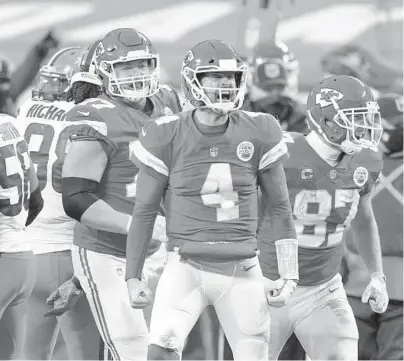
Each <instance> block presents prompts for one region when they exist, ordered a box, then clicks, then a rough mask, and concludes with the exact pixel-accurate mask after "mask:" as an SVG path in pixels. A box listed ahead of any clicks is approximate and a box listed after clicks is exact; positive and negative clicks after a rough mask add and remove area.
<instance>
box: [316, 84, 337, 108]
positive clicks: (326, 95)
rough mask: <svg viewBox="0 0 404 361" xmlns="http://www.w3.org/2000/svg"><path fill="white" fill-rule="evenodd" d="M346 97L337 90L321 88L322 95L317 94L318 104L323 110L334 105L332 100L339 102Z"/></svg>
mask: <svg viewBox="0 0 404 361" xmlns="http://www.w3.org/2000/svg"><path fill="white" fill-rule="evenodd" d="M343 97H344V94H342V93H341V92H339V91H338V90H335V89H330V88H321V90H320V93H318V94H316V104H319V105H320V107H321V108H324V107H328V106H329V105H331V104H332V101H331V99H334V100H335V101H339V100H341V99H342V98H343Z"/></svg>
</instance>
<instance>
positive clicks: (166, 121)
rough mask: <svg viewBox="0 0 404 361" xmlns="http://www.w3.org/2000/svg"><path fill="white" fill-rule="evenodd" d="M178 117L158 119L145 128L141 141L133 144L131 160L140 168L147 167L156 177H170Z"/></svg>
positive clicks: (140, 134) (141, 132) (140, 137)
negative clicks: (172, 149) (173, 140)
mask: <svg viewBox="0 0 404 361" xmlns="http://www.w3.org/2000/svg"><path fill="white" fill-rule="evenodd" d="M177 121H179V118H178V117H177V116H167V117H161V118H157V119H156V120H155V121H153V122H150V123H147V124H145V125H144V126H143V128H142V130H141V131H140V133H139V139H138V140H136V141H134V142H133V143H131V149H130V154H131V160H132V162H133V163H135V164H136V166H137V167H138V168H141V167H146V169H147V170H148V171H149V172H152V173H153V174H154V175H155V176H157V177H159V178H161V177H164V178H166V177H168V174H169V171H170V166H171V157H172V154H171V153H172V152H171V147H172V142H171V141H172V139H173V137H174V134H175V126H176V122H177Z"/></svg>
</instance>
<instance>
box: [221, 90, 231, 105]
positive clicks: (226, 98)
mask: <svg viewBox="0 0 404 361" xmlns="http://www.w3.org/2000/svg"><path fill="white" fill-rule="evenodd" d="M221 94H222V102H229V101H230V100H231V96H232V91H231V90H221ZM219 100H220V99H219Z"/></svg>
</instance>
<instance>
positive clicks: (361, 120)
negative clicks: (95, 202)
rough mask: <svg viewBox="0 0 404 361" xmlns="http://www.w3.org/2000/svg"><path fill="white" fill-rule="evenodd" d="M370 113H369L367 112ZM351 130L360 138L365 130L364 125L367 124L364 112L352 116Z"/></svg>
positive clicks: (364, 133)
mask: <svg viewBox="0 0 404 361" xmlns="http://www.w3.org/2000/svg"><path fill="white" fill-rule="evenodd" d="M368 115H370V114H368ZM353 124H354V126H353V132H354V134H355V138H356V139H358V140H359V139H362V138H363V137H364V136H365V135H366V132H367V129H366V128H365V126H366V125H367V121H366V116H364V114H355V115H354V116H353Z"/></svg>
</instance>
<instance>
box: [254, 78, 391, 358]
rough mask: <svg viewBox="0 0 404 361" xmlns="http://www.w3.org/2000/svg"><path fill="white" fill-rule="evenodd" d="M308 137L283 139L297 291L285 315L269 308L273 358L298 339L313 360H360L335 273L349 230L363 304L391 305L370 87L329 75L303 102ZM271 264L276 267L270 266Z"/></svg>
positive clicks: (268, 256)
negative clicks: (363, 282) (363, 273)
mask: <svg viewBox="0 0 404 361" xmlns="http://www.w3.org/2000/svg"><path fill="white" fill-rule="evenodd" d="M307 110H308V116H309V121H310V127H311V129H312V131H311V132H310V133H309V134H308V135H307V136H306V137H305V136H303V135H302V134H297V133H285V140H286V142H287V143H288V149H289V153H290V159H289V160H288V161H287V162H286V163H285V173H286V178H287V182H288V189H289V197H290V200H291V205H292V208H293V215H294V217H295V227H296V232H297V235H298V242H299V274H300V280H299V285H298V287H297V289H296V290H295V292H294V293H293V295H292V297H291V298H290V300H289V303H288V304H287V305H286V306H285V307H283V308H271V344H270V359H277V358H278V356H279V352H280V351H281V349H282V347H283V345H284V343H285V342H286V340H287V339H288V337H289V336H290V335H291V333H292V332H295V334H296V336H297V337H298V339H299V341H300V342H301V344H302V346H303V347H304V349H305V351H306V353H307V354H308V356H309V357H310V358H311V359H323V360H330V359H333V360H335V359H338V360H348V359H349V360H352V359H357V358H358V329H357V326H356V323H355V318H354V315H353V312H352V309H351V307H350V305H349V303H348V300H347V297H346V294H345V291H344V288H343V285H342V282H341V276H340V274H339V273H338V271H339V268H340V265H341V259H342V256H343V252H344V246H343V242H344V233H345V230H346V228H347V227H349V226H351V228H352V230H353V231H354V232H355V233H356V235H357V242H356V246H357V248H358V251H359V253H360V255H361V257H362V258H363V260H364V262H365V263H366V266H367V268H368V271H369V274H370V276H371V278H370V282H369V284H368V286H367V288H366V290H365V294H366V297H365V296H364V298H365V301H366V302H367V301H369V304H370V307H371V308H372V310H374V311H375V312H379V313H383V312H384V311H385V310H386V307H387V304H388V295H387V292H386V283H385V277H384V274H383V265H382V260H381V251H380V239H379V234H378V230H377V224H376V221H375V217H374V214H373V210H372V205H371V191H372V188H373V186H374V184H375V182H376V180H377V179H378V177H379V174H380V172H381V170H382V166H383V161H382V156H381V154H380V152H379V151H378V148H377V145H378V143H379V141H380V136H381V133H382V128H381V122H380V114H379V111H378V105H377V102H375V101H374V99H373V95H372V92H371V90H370V89H369V87H368V86H367V85H366V84H364V83H363V82H361V81H360V80H358V79H356V78H354V77H350V76H332V77H329V78H326V79H323V80H322V81H320V82H319V83H318V84H316V85H315V86H314V88H313V90H312V91H311V93H310V94H309V96H308V99H307ZM270 222H271V220H270V219H269V218H268V217H267V216H266V213H264V217H263V220H262V222H261V227H260V229H259V232H258V241H259V244H260V250H261V254H260V261H261V265H262V269H263V273H264V275H265V276H266V277H267V278H269V279H276V278H277V277H278V271H277V269H276V267H274V264H276V253H275V248H274V247H273V245H272V240H271V226H270ZM274 262H275V263H274Z"/></svg>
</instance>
